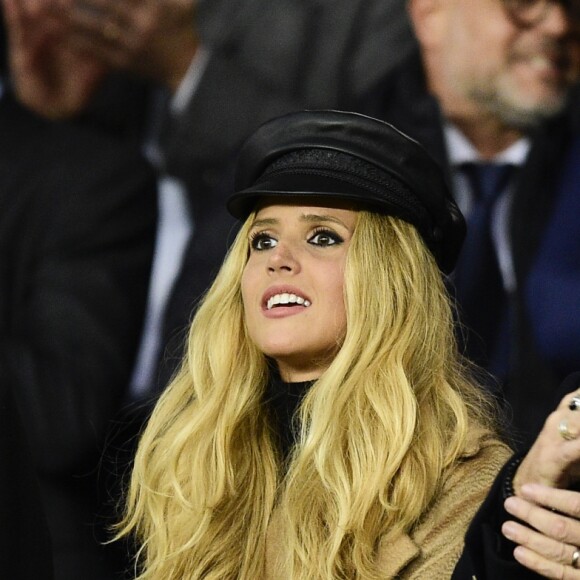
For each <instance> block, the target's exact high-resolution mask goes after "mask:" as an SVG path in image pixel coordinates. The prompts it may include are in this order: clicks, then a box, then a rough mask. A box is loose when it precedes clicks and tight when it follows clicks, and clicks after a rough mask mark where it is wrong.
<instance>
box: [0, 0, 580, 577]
mask: <svg viewBox="0 0 580 580" xmlns="http://www.w3.org/2000/svg"><path fill="white" fill-rule="evenodd" d="M579 34H580V2H578V0H570V1H567V2H564V1H562V2H556V1H549V0H527V1H525V0H409V1H408V2H407V1H405V0H2V22H1V45H2V54H1V58H0V60H1V70H0V73H1V76H0V91H1V97H0V452H1V455H0V456H1V457H2V465H0V494H1V495H2V496H3V499H2V500H1V501H0V540H1V541H0V569H3V570H10V569H11V567H12V566H15V568H14V569H17V570H18V572H15V575H8V576H6V578H38V579H43V578H45V577H46V578H50V576H49V575H48V576H46V575H44V574H45V572H43V571H42V570H45V569H46V568H43V567H44V566H45V565H46V562H50V561H51V562H52V564H51V565H53V566H54V575H55V578H57V579H58V580H77V579H80V578H82V579H83V580H113V579H120V578H125V577H126V578H130V577H131V576H132V568H131V567H132V556H133V553H132V546H130V545H127V544H121V543H119V542H116V543H113V544H110V543H107V540H108V539H110V537H111V526H112V525H113V524H114V523H115V521H118V517H119V509H120V508H121V505H122V495H123V489H124V482H125V480H126V476H127V473H128V471H129V470H130V465H131V457H132V453H133V451H134V448H135V442H136V438H137V437H138V433H139V431H140V429H141V428H142V426H143V423H144V421H145V420H146V417H147V415H148V413H149V412H150V410H151V407H152V404H154V402H155V400H156V399H157V397H158V396H159V394H160V393H161V392H162V391H163V389H164V387H165V386H166V385H167V383H168V381H169V379H170V377H171V375H172V373H173V372H174V371H175V369H176V367H177V365H178V364H179V361H180V357H181V351H182V348H183V343H184V338H185V336H186V332H187V327H188V322H189V321H190V319H191V316H192V313H193V312H194V310H195V306H196V304H197V302H198V301H199V299H200V297H201V296H203V293H204V291H205V290H206V289H207V288H208V285H209V284H210V283H211V280H212V276H213V275H214V274H215V272H216V271H217V268H218V266H219V264H220V263H221V260H222V258H223V256H224V255H225V253H226V251H227V248H228V244H229V242H230V241H231V240H232V239H233V233H234V231H235V227H236V226H235V224H234V221H233V220H232V218H230V217H229V216H228V214H227V212H226V210H225V199H226V197H227V196H228V195H229V193H231V191H232V189H233V182H234V175H233V164H234V161H235V158H236V153H237V151H238V150H239V148H240V146H241V144H242V143H243V141H244V139H245V138H246V137H247V136H248V135H249V134H250V133H251V132H252V131H253V130H254V129H255V128H256V127H257V126H258V125H259V124H261V123H262V122H264V121H266V120H268V119H270V118H272V117H275V116H277V115H280V114H283V113H286V112H290V111H296V110H300V109H322V108H324V109H340V110H354V111H358V112H361V113H365V114H369V115H371V116H375V117H378V118H381V119H384V120H386V121H388V122H390V123H392V124H394V125H395V126H396V127H397V128H399V129H401V130H402V131H404V132H405V133H408V134H409V135H411V136H412V137H413V138H415V139H417V140H418V141H419V142H421V143H422V144H423V145H424V146H425V147H426V148H427V150H428V151H429V152H430V153H431V154H432V155H433V156H434V157H435V158H436V159H437V160H438V161H439V162H440V163H441V164H442V165H443V167H444V168H445V171H446V173H447V176H448V180H449V185H450V187H451V188H452V190H453V192H454V194H455V195H456V198H457V200H458V202H459V205H460V207H461V209H462V211H464V213H465V215H466V218H467V220H468V228H469V234H468V238H467V242H466V245H465V250H464V253H463V255H462V258H461V259H460V262H459V265H458V267H457V269H456V272H455V273H454V274H452V275H451V277H450V279H449V287H450V291H451V292H453V293H454V295H455V297H456V300H457V304H458V329H459V330H458V338H459V341H460V344H461V346H462V348H463V349H464V351H465V352H466V354H468V356H469V357H470V358H472V359H473V360H474V361H475V362H476V363H478V364H479V365H481V366H482V367H483V368H484V369H486V371H488V372H489V373H490V375H489V376H487V375H486V377H485V380H486V383H487V384H488V385H489V388H490V389H492V390H493V391H494V392H496V393H497V396H498V397H499V398H500V399H501V400H502V401H503V402H504V406H505V409H506V412H507V414H508V416H509V417H510V418H511V421H512V425H513V442H512V444H513V445H514V446H515V447H521V448H524V447H525V446H526V444H527V443H528V442H529V441H530V438H531V437H532V436H533V435H534V434H535V433H536V432H537V431H538V429H539V428H540V427H541V425H542V422H543V419H544V417H545V416H546V415H547V413H548V412H549V410H550V409H551V408H552V406H553V405H554V404H555V403H556V401H557V399H554V397H555V394H554V391H555V389H556V386H557V385H558V384H559V382H560V381H561V380H562V378H563V377H564V376H566V375H567V374H568V373H569V372H572V371H575V370H580V299H579V297H580V235H579V234H578V226H577V224H578V223H579V222H580V133H579V131H580V101H579V99H578V78H579V74H580V38H579ZM486 188H487V189H486ZM199 476H200V477H203V474H199ZM46 530H48V534H46V536H45V534H44V532H45V531H46ZM41 535H42V538H43V539H44V538H45V537H50V544H49V543H46V542H44V543H43V539H40V538H41ZM23 539H24V545H26V546H28V550H25V551H23ZM33 546H34V548H33ZM0 576H2V577H4V576H3V575H2V574H0Z"/></svg>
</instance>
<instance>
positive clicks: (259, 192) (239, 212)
mask: <svg viewBox="0 0 580 580" xmlns="http://www.w3.org/2000/svg"><path fill="white" fill-rule="evenodd" d="M391 185H392V187H393V189H395V188H397V189H398V190H400V189H401V187H403V186H402V185H401V184H400V182H398V181H397V180H395V179H393V183H392V184H391ZM369 187H373V188H374V189H376V185H374V186H373V185H366V184H363V183H359V184H356V183H351V182H346V181H344V180H342V179H336V178H333V177H331V176H329V175H317V174H307V175H305V174H300V173H284V174H281V175H270V176H265V177H263V178H262V179H259V180H258V181H257V182H256V183H254V184H253V185H252V186H251V187H249V188H247V189H244V190H242V191H237V192H235V193H234V194H233V195H231V196H230V198H229V200H228V202H227V208H228V211H229V212H230V214H232V215H233V216H234V217H235V218H237V219H240V220H244V219H246V218H247V217H248V215H250V213H251V212H252V211H253V210H254V209H255V207H256V205H257V204H258V202H259V200H260V199H262V198H273V199H279V200H280V201H282V200H283V199H284V198H302V197H303V198H304V199H306V198H313V199H320V200H324V199H328V200H329V201H330V200H331V199H338V200H345V201H351V202H353V204H354V205H357V206H360V207H368V208H369V209H372V210H373V211H378V212H381V213H385V214H388V215H394V216H396V217H399V218H401V219H404V220H405V221H410V222H411V223H413V222H416V219H412V218H413V217H414V216H413V215H412V214H411V213H410V212H409V211H408V210H407V209H406V208H404V207H402V206H401V205H400V203H397V201H398V200H400V195H392V196H389V194H388V192H389V187H388V184H387V185H386V186H385V188H384V191H383V192H382V200H381V201H380V202H379V201H377V202H376V203H369ZM416 225H418V224H416Z"/></svg>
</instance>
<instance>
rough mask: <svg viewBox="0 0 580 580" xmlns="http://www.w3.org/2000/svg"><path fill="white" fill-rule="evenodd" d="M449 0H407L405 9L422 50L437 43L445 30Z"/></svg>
mask: <svg viewBox="0 0 580 580" xmlns="http://www.w3.org/2000/svg"><path fill="white" fill-rule="evenodd" d="M448 3H449V0H408V2H407V11H408V13H409V18H410V20H411V23H412V25H413V29H414V31H415V36H416V37H417V40H418V41H419V44H420V45H421V49H422V51H425V50H426V49H428V48H431V47H432V46H433V45H434V44H438V43H439V40H440V38H441V37H442V35H443V34H444V32H445V8H446V5H447V4H448Z"/></svg>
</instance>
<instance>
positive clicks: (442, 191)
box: [227, 111, 465, 273]
mask: <svg viewBox="0 0 580 580" xmlns="http://www.w3.org/2000/svg"><path fill="white" fill-rule="evenodd" d="M235 189H236V191H235V193H234V194H233V195H231V196H230V198H229V200H228V203H227V207H228V210H229V212H230V213H231V214H232V215H233V216H234V217H237V218H239V219H245V218H246V217H247V216H248V215H249V214H250V213H251V211H252V210H253V209H254V207H255V206H256V203H257V202H258V200H259V199H260V198H263V197H274V198H280V197H289V196H292V197H317V198H323V199H324V198H325V197H328V198H337V199H345V200H351V201H353V202H354V203H356V204H357V205H359V206H361V207H365V208H367V209H370V210H371V211H377V212H380V213H384V214H388V215H393V216H396V217H399V218H401V219H403V220H405V221H407V222H409V223H411V224H413V225H414V226H415V227H416V228H417V230H418V231H419V233H420V234H421V236H422V237H423V239H424V240H425V243H426V244H427V246H428V247H429V248H430V250H431V252H432V253H433V255H434V256H435V259H436V260H437V263H438V264H439V267H440V269H441V270H442V271H443V272H445V273H449V272H451V270H453V268H454V266H455V262H456V260H457V256H458V254H459V251H460V249H461V245H462V243H463V239H464V237H465V221H464V219H463V216H462V215H461V212H460V211H459V209H458V207H457V205H456V204H455V202H454V200H453V198H452V197H451V193H450V192H449V189H448V188H447V185H446V183H445V179H444V176H443V172H442V170H441V168H440V167H439V165H438V164H437V163H436V162H435V160H434V159H433V158H432V157H431V156H430V155H429V154H428V153H427V152H426V151H425V149H424V148H423V147H422V146H421V145H419V143H417V142H416V141H414V140H413V139H411V138H410V137H408V136H407V135H405V134H403V133H401V132H400V131H399V130H397V129H396V128H395V127H393V126H392V125H389V124H388V123H385V122H383V121H379V120H377V119H373V118H371V117H367V116H365V115H360V114H358V113H347V112H342V111H301V112H298V113H290V114H288V115H284V116H282V117H278V118H276V119H273V120H271V121H268V122H266V123H264V124H263V125H262V126H261V127H259V128H258V129H257V131H256V132H255V133H254V134H253V135H251V136H250V137H249V139H248V140H247V141H246V142H245V144H244V146H243V147H242V150H241V152H240V155H239V158H238V164H237V170H236V180H235Z"/></svg>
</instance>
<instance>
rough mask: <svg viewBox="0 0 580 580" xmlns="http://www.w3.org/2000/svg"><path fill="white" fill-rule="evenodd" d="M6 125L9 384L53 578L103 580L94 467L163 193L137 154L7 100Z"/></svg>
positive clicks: (1, 378) (0, 230)
mask: <svg viewBox="0 0 580 580" xmlns="http://www.w3.org/2000/svg"><path fill="white" fill-rule="evenodd" d="M0 128H1V130H0V383H1V384H5V385H7V386H8V387H9V388H10V389H11V390H12V392H13V394H14V397H15V399H16V401H17V403H18V406H19V408H20V411H21V414H22V418H23V422H24V426H25V429H26V431H27V435H28V437H29V440H30V444H31V449H32V452H33V455H34V459H35V464H36V468H37V471H38V474H39V478H40V483H41V489H42V493H43V497H44V501H45V508H46V513H47V516H48V520H49V525H50V528H51V532H52V535H53V541H54V547H55V565H56V570H57V572H58V573H57V578H71V579H72V578H75V579H76V578H81V577H82V578H92V577H94V578H98V577H99V567H100V566H101V564H102V562H101V559H100V557H99V556H98V551H99V546H98V544H97V539H96V534H95V529H94V524H95V513H96V512H97V478H98V475H97V469H98V462H99V456H100V453H101V452H102V449H103V447H104V437H105V433H106V430H107V428H108V426H109V421H110V419H111V417H113V415H114V413H115V411H116V409H117V408H118V406H119V404H120V401H121V400H122V398H123V396H124V395H125V390H126V387H127V385H128V380H129V376H130V372H131V368H132V364H133V357H134V352H135V349H136V347H137V342H138V338H139V334H140V330H141V324H142V316H143V311H144V307H145V300H146V294H147V285H148V278H149V270H150V263H151V259H152V252H153V243H154V234H155V219H156V182H155V179H154V174H153V172H152V171H151V170H150V168H149V166H148V165H147V164H146V163H145V162H144V161H143V160H142V159H141V158H140V157H139V155H137V154H136V153H128V152H127V151H126V150H125V148H123V147H120V146H118V145H117V144H115V143H113V142H111V141H110V140H109V139H105V138H103V137H101V136H100V135H98V134H96V133H94V132H84V131H83V132H81V131H79V130H76V129H74V128H72V127H70V126H65V125H60V124H52V123H46V122H43V121H40V120H38V119H36V118H35V117H33V116H31V115H30V114H28V113H26V112H25V111H23V110H22V109H20V108H19V107H18V106H17V105H16V104H14V103H13V102H12V101H11V100H10V99H9V98H6V97H4V98H2V100H0ZM64 570H67V572H66V573H65V572H64ZM79 570H82V573H81V572H79Z"/></svg>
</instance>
